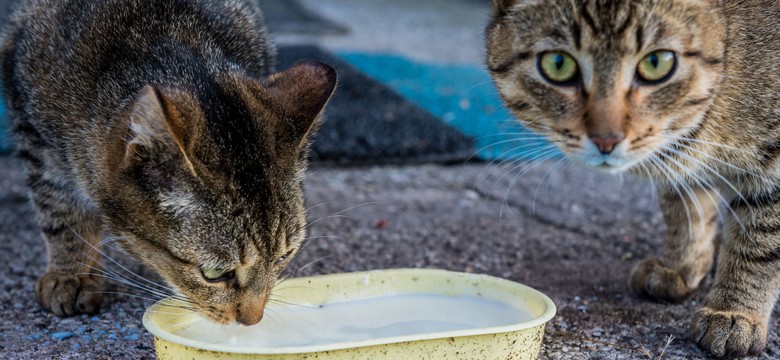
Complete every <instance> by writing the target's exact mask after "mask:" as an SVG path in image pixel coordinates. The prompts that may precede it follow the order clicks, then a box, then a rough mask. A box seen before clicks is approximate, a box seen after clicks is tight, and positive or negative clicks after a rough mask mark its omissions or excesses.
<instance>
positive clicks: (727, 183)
mask: <svg viewBox="0 0 780 360" xmlns="http://www.w3.org/2000/svg"><path fill="white" fill-rule="evenodd" d="M667 150H668V151H670V152H672V153H674V154H675V155H678V156H680V157H683V158H685V159H687V160H689V161H691V162H696V163H698V164H699V165H701V166H702V167H704V168H705V169H707V170H709V171H710V172H711V173H712V174H714V175H715V176H716V177H718V178H719V179H720V180H721V181H722V182H723V183H724V184H725V185H726V186H728V187H729V188H731V190H732V191H733V192H734V193H735V194H736V196H738V197H739V198H740V199H742V200H743V201H745V202H746V203H747V200H745V198H744V196H743V195H742V194H741V193H740V191H739V190H738V189H737V188H736V186H734V185H733V184H732V183H731V182H730V181H728V180H727V179H726V178H725V177H723V176H722V175H721V174H720V173H718V172H717V171H716V170H715V169H713V168H711V167H710V166H708V165H707V164H706V163H704V162H702V161H701V160H699V159H696V158H694V157H692V156H690V155H688V154H685V153H683V152H680V151H677V150H674V149H667ZM664 156H665V157H667V156H666V155H664ZM667 158H668V159H669V160H670V161H675V160H674V159H672V158H671V157H667ZM675 162H676V161H675ZM689 176H692V177H695V178H698V179H699V182H700V183H701V182H704V180H705V179H702V178H701V177H700V176H698V175H696V174H695V173H694V172H692V171H691V172H690V173H689ZM706 183H707V184H708V185H709V187H710V188H711V189H712V190H713V192H715V194H716V195H717V196H718V198H719V199H720V201H719V202H717V203H716V204H714V205H715V206H716V208H717V209H718V214H719V216H720V208H721V206H720V204H721V203H722V204H724V205H725V207H726V208H727V209H728V211H729V212H730V214H731V216H732V217H733V219H734V220H735V221H736V222H737V224H738V225H739V226H740V229H741V230H742V232H743V233H745V234H746V236H750V234H749V232H748V231H747V228H746V227H745V225H744V223H743V222H742V220H741V218H740V217H739V216H738V215H737V213H736V212H735V211H734V209H733V208H732V207H731V206H730V204H729V201H728V200H726V199H725V198H724V197H723V195H722V194H721V193H720V191H719V190H718V189H717V187H716V186H715V185H714V184H712V183H711V182H709V181H706ZM708 196H711V195H708ZM713 201H714V200H713ZM748 209H749V211H751V213H752V212H753V208H752V207H750V206H748Z"/></svg>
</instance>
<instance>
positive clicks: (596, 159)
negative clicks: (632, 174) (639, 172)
mask: <svg viewBox="0 0 780 360" xmlns="http://www.w3.org/2000/svg"><path fill="white" fill-rule="evenodd" d="M582 161H583V162H584V163H585V165H587V166H588V167H590V168H593V169H596V170H599V171H604V172H607V173H610V174H616V173H620V172H624V171H626V170H628V169H629V168H631V167H632V166H633V165H635V161H632V160H631V159H629V158H627V157H624V156H615V155H611V154H610V155H596V156H590V157H588V158H584V159H582Z"/></svg>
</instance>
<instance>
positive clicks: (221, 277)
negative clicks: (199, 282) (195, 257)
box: [200, 267, 236, 282]
mask: <svg viewBox="0 0 780 360" xmlns="http://www.w3.org/2000/svg"><path fill="white" fill-rule="evenodd" d="M200 273H201V274H202V275H203V278H204V279H206V281H208V282H223V281H228V280H232V279H233V278H234V277H235V276H236V272H235V271H233V270H225V269H218V268H209V267H204V268H201V269H200Z"/></svg>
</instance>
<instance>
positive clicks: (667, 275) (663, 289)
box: [629, 258, 695, 303]
mask: <svg viewBox="0 0 780 360" xmlns="http://www.w3.org/2000/svg"><path fill="white" fill-rule="evenodd" d="M629 285H630V286H631V290H633V291H634V292H635V293H637V294H638V295H640V296H644V297H647V298H650V299H653V300H659V301H668V302H675V303H676V302H680V301H683V300H685V299H686V298H687V297H688V296H690V295H691V293H693V291H694V290H695V289H693V288H690V287H689V286H688V284H687V283H686V282H685V278H684V277H683V276H682V274H680V273H679V272H677V271H676V270H673V269H670V268H668V267H666V266H664V265H663V264H662V263H661V261H660V260H658V259H656V258H649V259H645V260H643V261H642V262H640V263H639V264H637V265H636V266H635V267H634V270H633V271H631V279H630V281H629Z"/></svg>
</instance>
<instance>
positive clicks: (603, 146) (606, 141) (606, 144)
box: [588, 133, 626, 155]
mask: <svg viewBox="0 0 780 360" xmlns="http://www.w3.org/2000/svg"><path fill="white" fill-rule="evenodd" d="M588 137H589V138H590V140H592V141H593V143H594V144H596V147H598V148H599V151H600V152H601V153H602V154H604V155H609V154H611V153H612V151H614V150H615V147H617V145H618V144H620V142H621V141H623V140H625V139H626V136H625V135H624V134H622V133H610V134H588Z"/></svg>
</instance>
